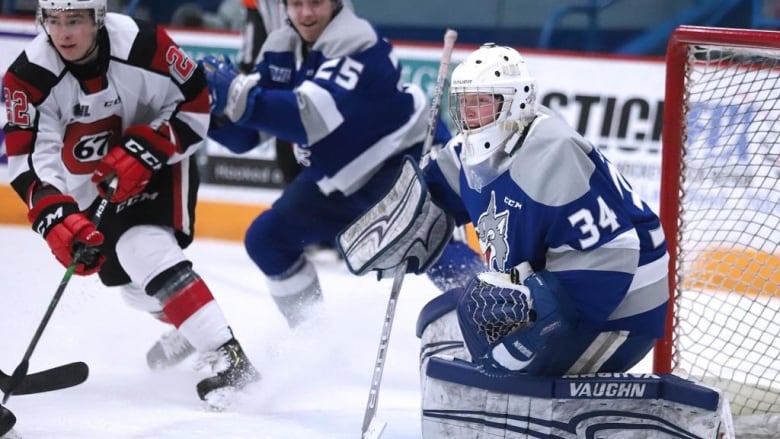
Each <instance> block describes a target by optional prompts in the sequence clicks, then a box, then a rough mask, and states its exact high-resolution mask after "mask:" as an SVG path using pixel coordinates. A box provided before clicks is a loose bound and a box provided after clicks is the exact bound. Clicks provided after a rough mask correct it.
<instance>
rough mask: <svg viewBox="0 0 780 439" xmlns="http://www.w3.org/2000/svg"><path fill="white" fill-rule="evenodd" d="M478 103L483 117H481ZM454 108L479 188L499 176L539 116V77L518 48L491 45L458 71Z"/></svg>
mask: <svg viewBox="0 0 780 439" xmlns="http://www.w3.org/2000/svg"><path fill="white" fill-rule="evenodd" d="M477 96H481V97H482V99H481V100H480V101H479V103H478V102H477V100H476V98H477ZM486 101H488V102H486ZM478 105H481V106H483V111H482V116H483V117H482V118H479V117H478V116H477V119H476V120H475V114H477V113H478V110H479V108H478ZM486 106H489V107H490V108H492V110H486V109H485V107H486ZM449 107H450V115H451V116H452V119H453V121H455V124H456V125H457V128H458V131H459V132H460V133H461V134H462V135H463V149H462V150H461V153H460V158H461V162H462V164H463V167H464V170H465V171H466V177H467V179H468V180H469V185H471V186H472V187H474V188H475V189H479V188H481V187H482V186H484V185H485V184H488V183H489V182H490V181H492V180H493V179H494V178H495V177H497V176H498V174H497V172H498V171H499V170H498V169H496V167H497V166H498V165H499V164H500V162H501V161H502V159H503V158H505V157H507V156H508V154H510V153H511V152H512V150H513V149H514V148H515V145H516V143H517V141H518V140H519V139H520V136H521V135H522V133H523V130H524V129H525V127H526V126H528V124H529V123H531V121H533V119H534V117H536V113H537V107H536V79H535V78H533V77H532V76H531V75H530V73H528V68H527V67H526V63H525V59H523V57H522V56H521V55H520V53H518V52H517V51H516V50H515V49H512V48H511V47H506V46H498V45H496V44H494V43H487V44H484V45H482V47H480V48H479V49H477V50H475V51H474V52H472V53H471V54H469V55H468V56H467V57H466V59H465V60H464V61H463V62H461V63H460V64H458V66H457V67H455V69H454V70H453V72H452V79H451V82H450V99H449ZM485 111H490V113H489V115H488V116H485Z"/></svg>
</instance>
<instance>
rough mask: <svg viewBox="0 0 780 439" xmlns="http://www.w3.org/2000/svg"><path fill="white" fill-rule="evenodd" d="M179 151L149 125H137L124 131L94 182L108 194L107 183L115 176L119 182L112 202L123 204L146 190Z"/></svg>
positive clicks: (99, 168) (99, 165) (100, 189)
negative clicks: (156, 174) (153, 176)
mask: <svg viewBox="0 0 780 439" xmlns="http://www.w3.org/2000/svg"><path fill="white" fill-rule="evenodd" d="M175 151H176V145H175V144H174V143H173V141H172V139H170V138H166V137H165V136H163V135H162V133H160V132H159V131H156V130H154V129H153V128H152V127H150V126H148V125H135V126H131V127H129V128H128V129H127V130H125V135H124V136H123V137H122V141H121V144H120V145H115V146H114V147H112V148H111V150H110V151H109V152H108V154H106V156H105V157H103V160H101V161H100V163H98V165H97V168H95V172H94V173H93V174H92V182H94V183H102V184H98V191H99V192H100V194H101V195H105V190H106V183H107V182H108V180H110V179H111V177H112V176H114V175H116V177H117V178H118V179H119V184H118V185H117V188H116V192H114V195H113V196H112V197H111V201H112V202H115V203H121V202H122V201H125V200H127V199H128V198H130V197H132V196H134V195H138V194H140V193H141V191H143V190H144V188H145V187H146V185H147V183H149V179H151V178H152V175H153V174H154V173H155V172H157V171H159V170H160V169H162V167H163V165H165V164H166V162H167V161H168V158H170V156H171V155H173V153H174V152H175Z"/></svg>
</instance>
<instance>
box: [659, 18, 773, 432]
mask: <svg viewBox="0 0 780 439" xmlns="http://www.w3.org/2000/svg"><path fill="white" fill-rule="evenodd" d="M779 175H780V32H775V31H766V30H743V29H726V28H706V27H694V26H682V27H680V28H678V29H677V30H675V31H674V32H673V34H672V35H671V38H670V40H669V44H668V48H667V55H666V97H665V105H664V131H663V156H662V171H661V181H662V184H661V195H660V197H661V198H660V216H661V221H662V223H663V227H664V231H665V233H666V238H667V243H668V245H669V254H670V262H669V266H670V273H671V274H670V276H669V277H670V279H669V286H670V295H671V304H672V306H671V309H670V312H669V314H668V316H667V331H666V334H667V336H666V338H664V339H662V340H660V341H659V342H658V344H657V345H656V348H655V351H654V363H653V369H654V372H656V373H669V372H673V373H675V374H677V375H680V376H682V377H683V378H688V379H692V380H695V381H698V382H703V383H705V384H709V385H712V386H715V387H718V388H720V389H721V390H723V391H724V392H725V393H726V395H727V396H728V399H729V403H730V405H731V408H732V412H733V413H734V415H735V416H737V418H739V417H742V418H743V419H744V418H746V417H747V418H754V417H753V416H741V415H763V416H761V417H762V418H764V419H767V418H769V419H775V420H776V419H778V415H776V416H771V417H767V416H766V414H769V413H780V254H778V241H780V183H779V182H778V176H779ZM775 432H776V433H777V431H775ZM775 437H777V436H775Z"/></svg>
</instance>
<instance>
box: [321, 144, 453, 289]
mask: <svg viewBox="0 0 780 439" xmlns="http://www.w3.org/2000/svg"><path fill="white" fill-rule="evenodd" d="M454 227H455V222H454V220H453V219H452V218H451V217H449V216H448V215H447V214H446V213H445V212H444V211H443V210H442V209H441V208H440V207H439V206H437V205H436V204H435V203H434V202H433V201H432V200H431V194H430V193H429V192H428V185H427V184H426V183H425V180H424V178H423V175H422V171H421V170H420V168H419V167H418V166H417V163H416V162H415V161H414V160H413V159H412V158H410V157H406V158H405V159H404V163H403V166H402V167H401V173H400V174H399V176H398V178H396V180H395V182H394V183H393V187H392V189H390V191H389V192H388V193H387V194H386V195H385V196H384V197H383V198H382V199H380V200H379V202H377V203H376V204H375V205H374V206H372V207H371V208H370V209H368V211H366V212H365V213H364V214H363V215H362V216H360V217H359V218H357V219H356V220H355V221H353V222H352V224H350V225H349V226H348V227H347V228H346V229H344V230H343V231H342V232H341V233H339V235H338V237H337V240H336V243H337V246H338V248H339V251H340V252H341V254H342V255H344V260H345V261H346V262H347V267H348V268H349V270H350V271H351V272H352V273H354V274H357V275H363V274H365V273H367V272H369V271H376V272H377V276H378V278H379V279H381V278H383V277H390V276H392V275H393V273H394V271H395V269H396V267H398V266H400V265H401V264H402V263H404V262H406V272H407V273H414V274H421V273H423V272H425V271H426V270H427V269H428V268H430V267H431V265H433V263H434V262H436V259H438V258H439V256H440V255H441V253H442V251H443V250H444V247H445V246H446V245H447V243H448V242H449V240H450V238H451V236H452V231H453V228H454Z"/></svg>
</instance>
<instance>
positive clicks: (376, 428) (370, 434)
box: [363, 418, 387, 439]
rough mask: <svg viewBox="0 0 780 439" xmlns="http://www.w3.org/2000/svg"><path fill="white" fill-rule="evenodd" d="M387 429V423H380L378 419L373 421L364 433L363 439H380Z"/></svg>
mask: <svg viewBox="0 0 780 439" xmlns="http://www.w3.org/2000/svg"><path fill="white" fill-rule="evenodd" d="M385 427H387V422H384V421H380V420H378V419H377V418H373V419H371V423H370V424H368V428H367V429H366V431H364V432H363V439H379V438H380V437H381V436H382V432H384V431H385Z"/></svg>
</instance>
